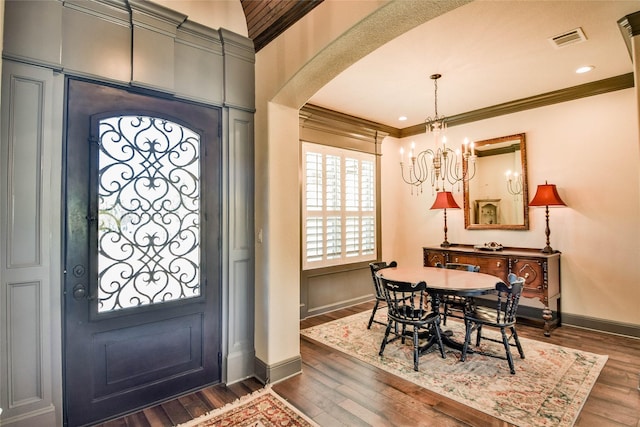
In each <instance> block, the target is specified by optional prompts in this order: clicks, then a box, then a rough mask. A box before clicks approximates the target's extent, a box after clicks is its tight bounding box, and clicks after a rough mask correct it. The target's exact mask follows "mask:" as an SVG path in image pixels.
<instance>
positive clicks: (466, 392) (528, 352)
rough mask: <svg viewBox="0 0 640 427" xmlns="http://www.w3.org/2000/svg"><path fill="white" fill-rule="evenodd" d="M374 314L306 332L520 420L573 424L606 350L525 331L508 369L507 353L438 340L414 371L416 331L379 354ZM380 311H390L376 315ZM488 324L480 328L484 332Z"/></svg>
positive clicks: (459, 329) (458, 329) (457, 329)
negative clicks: (443, 348)
mask: <svg viewBox="0 0 640 427" xmlns="http://www.w3.org/2000/svg"><path fill="white" fill-rule="evenodd" d="M369 316H370V312H363V313H360V314H355V315H353V316H349V317H346V318H343V319H338V320H335V321H332V322H329V323H325V324H323V325H319V326H315V327H312V328H308V329H304V330H302V331H301V334H302V335H304V336H307V337H309V338H312V339H314V340H316V341H319V342H321V343H323V344H326V345H328V346H330V347H333V348H335V349H338V350H340V351H342V352H344V353H347V354H349V355H350V356H353V357H356V358H358V359H360V360H362V361H364V362H367V363H369V364H371V365H374V366H377V367H379V368H381V369H384V370H385V371H387V372H390V373H392V374H394V375H397V376H399V377H401V378H404V379H406V380H408V381H411V382H413V383H415V384H417V385H419V386H421V387H424V388H426V389H429V390H431V391H434V392H436V393H438V394H441V395H443V396H446V397H448V398H450V399H453V400H455V401H457V402H460V403H462V404H464V405H466V406H470V407H473V408H475V409H477V410H479V411H482V412H484V413H486V414H489V415H492V416H494V417H496V418H500V419H502V420H504V421H507V422H509V423H511V424H515V425H517V426H523V427H525V426H526V427H529V426H532V427H538V426H572V425H573V424H574V422H575V420H576V418H577V416H578V414H579V413H580V410H581V409H582V406H583V405H584V402H585V401H586V400H587V397H588V396H589V393H590V392H591V388H592V387H593V384H594V383H595V382H596V379H597V378H598V375H599V374H600V371H601V370H602V367H603V366H604V364H605V363H606V361H607V358H608V357H607V356H601V355H597V354H593V353H587V352H584V351H579V350H573V349H569V348H565V347H560V346H556V345H552V344H547V343H544V342H540V341H536V340H530V339H525V338H520V342H521V343H522V346H523V349H524V353H525V359H520V356H519V355H518V353H517V350H516V349H515V348H513V350H512V354H514V361H515V368H516V374H515V375H511V374H510V373H509V365H508V364H507V361H506V360H502V359H497V358H493V357H488V356H483V355H480V354H471V355H470V354H467V360H466V361H465V362H461V361H460V352H459V351H456V350H452V349H449V350H447V353H446V356H447V358H446V359H442V358H441V357H440V352H439V351H437V346H435V347H433V350H434V351H431V352H430V353H428V354H425V355H423V356H421V357H420V366H419V367H420V372H415V371H414V370H413V353H412V343H411V339H407V340H406V341H405V344H404V345H403V344H402V343H401V342H400V340H397V341H394V342H392V343H390V344H388V345H387V347H386V348H385V351H384V356H382V357H380V356H378V351H379V349H380V343H381V342H382V337H383V334H384V326H382V325H379V324H376V323H374V324H373V325H372V326H371V329H370V330H368V329H367V322H368V320H369ZM383 316H386V313H385V314H383V315H381V317H380V318H379V320H384V317H383ZM443 329H445V330H451V331H452V332H453V338H454V339H458V340H464V324H463V323H462V322H457V321H454V320H452V319H448V321H447V326H446V327H443ZM490 332H493V331H489V330H486V331H483V336H485V335H487V336H490V335H491V334H490ZM495 336H496V337H499V333H497V334H496V335H495ZM474 339H475V335H474ZM480 348H481V350H482V351H484V352H496V354H504V347H502V345H501V344H494V343H491V342H487V343H485V342H484V340H483V343H482V344H481V347H480Z"/></svg>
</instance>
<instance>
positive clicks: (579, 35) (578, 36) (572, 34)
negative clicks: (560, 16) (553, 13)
mask: <svg viewBox="0 0 640 427" xmlns="http://www.w3.org/2000/svg"><path fill="white" fill-rule="evenodd" d="M585 41H587V37H586V36H585V35H584V32H583V31H582V28H576V29H575V30H571V31H567V32H566V33H562V34H558V35H557V36H553V37H551V38H550V39H549V42H550V43H551V44H552V45H553V46H554V47H555V48H556V49H560V48H561V47H565V46H569V45H570V44H576V43H582V42H585Z"/></svg>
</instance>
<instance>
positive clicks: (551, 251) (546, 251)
mask: <svg viewBox="0 0 640 427" xmlns="http://www.w3.org/2000/svg"><path fill="white" fill-rule="evenodd" d="M540 252H542V253H543V254H555V253H556V251H554V250H553V249H551V246H545V247H544V249H542V250H541V251H540Z"/></svg>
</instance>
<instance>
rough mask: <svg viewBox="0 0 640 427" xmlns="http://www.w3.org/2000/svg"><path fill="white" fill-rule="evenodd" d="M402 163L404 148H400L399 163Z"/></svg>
mask: <svg viewBox="0 0 640 427" xmlns="http://www.w3.org/2000/svg"><path fill="white" fill-rule="evenodd" d="M403 161H404V147H400V163H402V162H403Z"/></svg>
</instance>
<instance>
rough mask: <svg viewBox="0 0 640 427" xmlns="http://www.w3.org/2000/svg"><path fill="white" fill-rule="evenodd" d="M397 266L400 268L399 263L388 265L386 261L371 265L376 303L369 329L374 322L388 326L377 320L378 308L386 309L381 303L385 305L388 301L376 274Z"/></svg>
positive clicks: (368, 325) (371, 263)
mask: <svg viewBox="0 0 640 427" xmlns="http://www.w3.org/2000/svg"><path fill="white" fill-rule="evenodd" d="M397 266H398V263H396V262H395V261H391V262H390V263H388V264H387V263H386V262H385V261H381V262H370V263H369V269H370V270H371V278H372V279H373V290H374V293H375V297H376V303H375V305H374V306H373V310H372V311H371V317H370V318H369V323H368V324H367V329H371V324H372V323H373V322H376V323H379V324H381V325H383V326H386V325H387V323H386V322H380V321H378V320H375V316H376V311H377V310H378V308H383V307H384V306H383V305H380V303H383V304H385V303H386V300H385V297H384V290H383V289H382V285H381V284H380V280H378V277H377V276H376V273H377V272H378V271H380V270H382V269H383V268H390V267H397Z"/></svg>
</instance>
